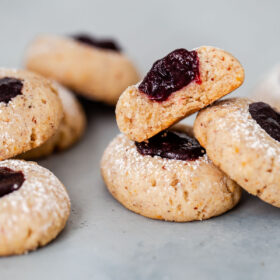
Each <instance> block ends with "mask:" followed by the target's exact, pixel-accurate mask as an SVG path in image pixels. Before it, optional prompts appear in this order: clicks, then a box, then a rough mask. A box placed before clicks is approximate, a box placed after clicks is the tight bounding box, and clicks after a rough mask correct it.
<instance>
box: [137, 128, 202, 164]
mask: <svg viewBox="0 0 280 280" xmlns="http://www.w3.org/2000/svg"><path fill="white" fill-rule="evenodd" d="M135 145H136V147H137V150H138V152H139V153H140V154H141V155H144V156H146V155H149V156H152V157H153V156H160V157H162V158H168V159H177V160H196V159H198V158H199V157H201V156H203V155H204V154H205V153H206V152H205V149H204V148H202V147H201V146H200V145H199V143H198V142H197V140H196V139H194V138H193V137H190V136H189V135H187V134H186V133H181V132H174V131H168V130H165V131H162V132H160V133H159V134H157V135H155V136H153V137H152V138H150V139H148V140H147V141H144V142H140V143H139V142H135Z"/></svg>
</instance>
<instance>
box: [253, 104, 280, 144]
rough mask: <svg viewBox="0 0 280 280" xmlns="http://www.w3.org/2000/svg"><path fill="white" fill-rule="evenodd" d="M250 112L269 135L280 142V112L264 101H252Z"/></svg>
mask: <svg viewBox="0 0 280 280" xmlns="http://www.w3.org/2000/svg"><path fill="white" fill-rule="evenodd" d="M249 112H250V114H251V116H252V118H253V119H254V120H255V121H256V122H257V123H258V125H259V126H260V127H261V128H262V129H263V130H265V131H266V133H267V134H268V135H270V136H271V137H272V138H273V139H275V140H277V141H279V142H280V114H279V113H278V112H276V111H275V110H274V109H272V108H271V106H269V105H268V104H266V103H264V102H255V103H251V104H250V105H249Z"/></svg>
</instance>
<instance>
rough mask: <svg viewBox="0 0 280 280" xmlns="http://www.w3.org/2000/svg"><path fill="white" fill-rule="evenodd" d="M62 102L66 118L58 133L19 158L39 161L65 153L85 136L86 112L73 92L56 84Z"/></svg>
mask: <svg viewBox="0 0 280 280" xmlns="http://www.w3.org/2000/svg"><path fill="white" fill-rule="evenodd" d="M55 86H56V88H57V91H58V95H59V97H60V99H61V101H62V106H63V111H64V117H63V119H62V121H61V123H60V126H59V128H58V130H57V132H56V133H55V134H54V135H53V136H52V137H51V138H50V139H49V140H47V141H46V142H45V143H43V144H42V145H41V146H39V147H38V148H35V149H32V150H30V151H28V152H26V153H24V154H22V155H20V156H18V158H23V159H26V160H29V159H38V158H41V157H45V156H48V155H50V154H52V153H53V152H54V151H63V150H65V149H68V148H69V147H71V146H72V145H73V144H75V143H76V142H77V141H78V140H79V139H80V138H81V136H82V135H83V133H84V131H85V127H86V117H85V112H84V110H83V108H82V106H81V104H80V103H79V101H78V100H77V98H76V97H75V96H74V94H73V93H72V92H70V91H69V90H67V89H66V88H65V87H63V86H61V85H59V84H58V83H55Z"/></svg>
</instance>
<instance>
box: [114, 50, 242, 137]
mask: <svg viewBox="0 0 280 280" xmlns="http://www.w3.org/2000/svg"><path fill="white" fill-rule="evenodd" d="M243 79H244V70H243V68H242V66H241V65H240V63H239V62H238V61H237V60H236V59H235V58H234V57H233V56H232V55H231V54H229V53H227V52H225V51H223V50H220V49H217V48H214V47H200V48H198V49H196V50H193V51H187V50H185V49H177V50H175V51H173V52H171V53H170V54H168V55H167V56H166V57H164V58H162V59H160V60H158V61H156V62H155V63H154V65H153V66H152V68H151V70H150V71H149V72H148V74H147V75H146V77H145V78H144V80H143V81H142V82H141V83H140V84H138V85H135V86H130V87H128V88H127V89H126V90H125V91H124V93H123V94H122V95H121V97H120V98H119V101H118V103H117V107H116V117H117V124H118V126H119V129H120V131H121V132H123V133H124V134H126V135H127V136H128V137H129V138H130V139H131V140H134V141H138V142H141V141H144V140H146V139H148V138H150V137H152V136H153V135H155V134H157V133H158V132H160V131H162V130H164V129H166V128H168V127H170V126H171V125H172V124H174V123H176V122H178V121H180V120H181V119H183V118H185V117H186V116H188V115H190V114H192V113H194V112H196V111H198V110H200V109H201V108H203V107H206V106H207V105H209V104H211V103H212V102H214V101H215V100H217V99H219V98H221V97H222V96H224V95H226V94H228V93H230V92H231V91H233V90H234V89H236V88H237V87H239V86H240V85H241V84H242V82H243Z"/></svg>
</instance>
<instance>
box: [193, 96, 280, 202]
mask: <svg viewBox="0 0 280 280" xmlns="http://www.w3.org/2000/svg"><path fill="white" fill-rule="evenodd" d="M194 133H195V136H196V138H197V139H198V141H199V142H200V144H201V145H202V146H203V147H204V148H205V149H206V151H207V154H208V156H209V158H210V159H211V160H212V161H213V162H214V164H215V165H217V166H218V167H220V169H221V170H223V171H224V172H225V173H226V174H228V176H229V177H230V178H231V179H233V180H234V181H236V182H237V183H238V184H239V185H240V186H241V187H243V188H244V189H245V190H247V191H248V192H249V193H251V194H253V195H256V196H258V197H259V198H261V199H262V200H264V201H266V202H268V203H270V204H272V205H274V206H277V207H280V156H279V155H280V142H279V141H280V115H279V113H278V112H276V111H275V110H274V109H273V108H272V107H270V106H269V105H268V104H266V103H263V102H254V101H251V100H249V99H241V98H236V99H229V100H224V101H220V102H217V103H215V104H214V105H212V106H210V107H208V108H206V109H204V110H202V111H201V112H200V113H199V114H198V116H197V118H196V120H195V124H194Z"/></svg>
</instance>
